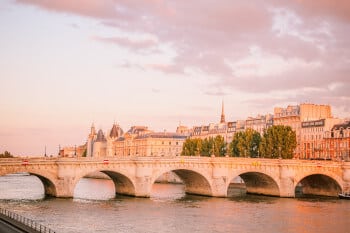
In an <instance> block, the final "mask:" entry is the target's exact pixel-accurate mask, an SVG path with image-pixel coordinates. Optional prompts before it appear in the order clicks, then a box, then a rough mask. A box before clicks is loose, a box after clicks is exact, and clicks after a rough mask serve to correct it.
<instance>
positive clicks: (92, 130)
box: [90, 123, 96, 136]
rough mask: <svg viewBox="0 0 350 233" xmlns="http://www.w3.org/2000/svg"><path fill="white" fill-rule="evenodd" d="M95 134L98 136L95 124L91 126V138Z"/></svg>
mask: <svg viewBox="0 0 350 233" xmlns="http://www.w3.org/2000/svg"><path fill="white" fill-rule="evenodd" d="M95 134H96V131H95V126H94V123H92V125H91V131H90V136H94V135H95Z"/></svg>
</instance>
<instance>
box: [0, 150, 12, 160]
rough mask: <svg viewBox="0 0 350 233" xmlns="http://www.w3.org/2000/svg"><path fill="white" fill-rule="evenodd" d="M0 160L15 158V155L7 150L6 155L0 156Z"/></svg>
mask: <svg viewBox="0 0 350 233" xmlns="http://www.w3.org/2000/svg"><path fill="white" fill-rule="evenodd" d="M0 158H13V155H12V154H11V153H10V152H8V151H7V150H6V151H5V152H4V153H1V154H0Z"/></svg>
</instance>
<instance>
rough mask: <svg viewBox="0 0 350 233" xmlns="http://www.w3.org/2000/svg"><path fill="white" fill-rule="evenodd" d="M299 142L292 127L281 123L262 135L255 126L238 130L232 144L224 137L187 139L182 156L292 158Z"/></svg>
mask: <svg viewBox="0 0 350 233" xmlns="http://www.w3.org/2000/svg"><path fill="white" fill-rule="evenodd" d="M296 145H297V143H296V135H295V132H294V131H293V130H292V128H291V127H289V126H283V125H278V126H272V127H270V128H268V129H267V130H265V132H264V134H263V135H262V136H261V135H260V134H259V133H258V132H257V131H255V130H253V129H247V130H246V131H243V132H238V133H236V134H235V135H234V137H233V139H232V141H231V142H230V143H229V144H228V145H227V143H226V142H225V140H224V138H223V137H222V136H216V137H215V138H209V139H199V138H195V139H186V141H185V142H184V144H183V150H182V155H188V156H193V155H197V156H199V155H201V156H211V155H215V156H225V155H229V156H233V157H264V158H283V159H290V158H293V152H294V150H295V148H296Z"/></svg>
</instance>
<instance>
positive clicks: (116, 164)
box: [0, 157, 350, 197]
mask: <svg viewBox="0 0 350 233" xmlns="http://www.w3.org/2000/svg"><path fill="white" fill-rule="evenodd" d="M97 171H100V172H103V173H105V174H107V175H108V176H109V177H111V179H112V180H113V182H114V184H115V190H116V193H117V194H123V195H130V196H136V197H149V196H150V193H151V190H152V185H153V183H154V182H155V181H156V179H157V178H158V177H159V176H161V175H162V174H164V173H166V172H169V171H173V172H174V173H176V174H177V175H178V176H179V177H180V178H181V179H182V180H183V182H184V184H185V191H186V193H190V194H198V195H206V196H213V197H226V196H227V192H228V187H229V185H230V182H231V181H232V180H233V179H234V178H236V177H238V176H240V177H241V178H242V179H243V180H244V183H245V185H246V188H247V192H248V193H254V194H263V195H272V196H279V197H295V192H296V189H297V187H301V188H302V192H303V193H304V194H316V195H326V196H336V195H337V194H338V193H339V192H342V191H349V190H350V162H344V161H341V162H335V161H307V160H277V159H262V158H261V159H255V158H254V159H253V158H229V157H220V158H218V157H216V158H215V157H123V158H116V157H113V158H29V159H19V158H16V159H1V160H0V175H1V176H2V175H6V174H12V173H19V172H28V173H30V174H32V175H35V176H37V177H38V178H39V179H40V180H41V181H42V183H43V185H44V189H45V194H46V195H50V196H55V197H73V194H74V189H75V186H76V185H77V183H78V182H79V180H80V179H81V178H83V177H84V176H86V175H88V174H89V173H92V172H97Z"/></svg>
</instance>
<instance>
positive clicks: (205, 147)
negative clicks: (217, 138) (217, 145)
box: [201, 138, 213, 156]
mask: <svg viewBox="0 0 350 233" xmlns="http://www.w3.org/2000/svg"><path fill="white" fill-rule="evenodd" d="M212 147H213V143H212V140H208V139H207V138H205V139H204V140H202V148H201V155H202V156H210V153H211V151H212Z"/></svg>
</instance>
